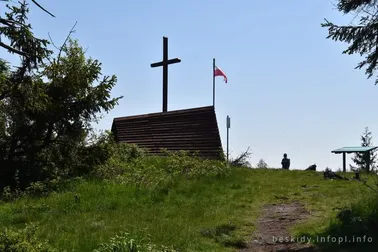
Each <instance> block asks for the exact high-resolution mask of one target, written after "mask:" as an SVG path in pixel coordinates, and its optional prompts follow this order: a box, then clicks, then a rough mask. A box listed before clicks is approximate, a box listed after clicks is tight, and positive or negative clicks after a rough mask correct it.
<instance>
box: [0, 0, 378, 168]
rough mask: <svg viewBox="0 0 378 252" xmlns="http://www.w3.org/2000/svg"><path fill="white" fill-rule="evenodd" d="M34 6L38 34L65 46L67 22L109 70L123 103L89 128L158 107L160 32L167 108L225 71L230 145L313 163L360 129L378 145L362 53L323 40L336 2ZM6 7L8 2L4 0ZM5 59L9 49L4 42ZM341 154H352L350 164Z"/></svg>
mask: <svg viewBox="0 0 378 252" xmlns="http://www.w3.org/2000/svg"><path fill="white" fill-rule="evenodd" d="M39 3H40V4H41V5H42V6H44V7H45V8H46V9H48V10H49V11H50V12H52V13H53V14H54V15H56V18H52V17H50V16H49V15H47V14H46V13H44V12H43V11H41V10H40V9H38V8H37V7H36V6H34V5H31V6H30V7H31V10H30V21H31V23H32V26H33V30H34V33H35V34H36V35H37V36H39V37H43V38H48V34H50V36H51V38H52V39H53V41H54V43H55V44H58V45H59V44H62V43H63V41H64V40H65V38H66V36H67V34H68V33H69V31H70V29H71V27H72V26H73V25H74V24H75V22H76V21H77V22H78V23H77V25H76V28H75V30H76V32H75V33H74V34H73V38H75V39H78V41H79V43H80V45H81V46H82V47H83V48H85V49H86V50H87V56H88V57H92V58H94V59H98V60H99V61H100V62H102V66H103V68H102V70H103V74H104V75H113V74H115V75H116V76H117V78H118V83H117V85H116V86H115V88H114V89H113V90H112V95H113V97H117V96H124V98H123V99H122V100H121V101H120V103H119V105H118V106H117V107H116V108H115V109H113V110H112V111H111V112H110V113H109V114H106V115H105V117H104V119H102V120H101V122H100V123H99V124H98V125H95V127H96V128H97V129H99V130H109V129H110V128H111V125H112V121H113V118H115V117H122V116H131V115H139V114H147V113H153V112H161V109H162V69H161V68H151V67H150V64H151V63H153V62H156V61H160V60H161V59H162V43H163V39H162V37H163V36H167V37H168V38H169V57H170V58H176V57H178V58H180V59H181V60H182V61H181V63H179V64H175V65H171V66H170V67H169V84H168V85H169V87H168V88H169V91H168V110H169V111H172V110H179V109H187V108H195V107H202V106H210V105H212V95H213V94H212V59H213V58H215V59H216V65H217V66H218V67H220V68H221V69H222V70H223V71H224V72H225V73H226V75H227V77H228V83H227V84H225V83H224V82H223V78H222V77H217V78H216V105H215V111H216V116H217V119H218V126H219V130H220V135H221V140H222V145H223V147H224V149H226V117H227V115H229V116H230V118H231V129H230V153H231V157H235V156H237V155H238V154H240V153H241V152H243V151H245V150H246V149H247V148H248V147H249V148H250V150H251V152H252V155H251V159H250V162H251V163H252V165H255V164H256V163H257V162H258V161H259V160H260V159H261V158H262V159H264V160H265V162H266V163H267V164H268V165H269V167H280V162H281V159H282V155H283V153H287V154H288V157H289V158H290V159H291V169H304V168H307V167H308V166H309V165H311V164H314V163H316V164H317V167H318V169H319V170H324V169H325V168H326V167H329V168H332V169H333V170H337V169H338V168H340V167H342V156H340V155H336V154H332V153H331V151H332V150H334V149H337V148H340V147H343V146H359V145H360V144H361V142H360V135H361V134H362V132H363V131H364V128H365V127H369V129H370V130H371V131H372V134H373V143H377V144H378V117H377V116H375V115H376V110H377V108H378V99H376V98H377V92H378V87H376V86H375V85H374V78H373V79H367V78H366V75H365V74H364V71H363V70H355V69H354V67H355V66H356V65H357V63H358V62H359V61H360V60H361V58H360V57H359V56H350V55H343V54H342V51H343V50H344V49H345V48H346V46H347V45H346V44H343V43H339V42H334V41H332V40H327V39H326V36H327V34H328V32H327V29H326V28H322V27H321V25H320V24H321V23H322V22H323V21H324V18H327V19H328V20H330V21H332V22H334V23H337V24H349V23H350V21H351V20H352V18H351V17H350V16H345V15H343V14H342V13H339V12H338V11H337V10H336V9H335V3H336V2H335V0H312V1H303V0H291V1H279V0H276V1H250V0H234V1H226V0H217V1H214V0H206V1H202V0H180V1H177V0H161V1H146V0H144V1H143V0H139V1H131V0H128V1H123V0H112V1H107V2H106V3H105V1H99V0H92V1H77V0H65V1H49V0H39ZM1 7H3V5H2V6H1ZM0 57H3V58H6V57H8V56H6V52H5V51H4V50H0ZM350 158H351V155H348V158H347V163H348V164H350V163H351V160H350Z"/></svg>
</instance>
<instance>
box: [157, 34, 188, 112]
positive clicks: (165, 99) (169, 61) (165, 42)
mask: <svg viewBox="0 0 378 252" xmlns="http://www.w3.org/2000/svg"><path fill="white" fill-rule="evenodd" d="M180 62H181V60H180V59H179V58H175V59H168V38H167V37H163V61H160V62H156V63H152V64H151V67H160V66H163V112H167V107H168V65H170V64H175V63H180Z"/></svg>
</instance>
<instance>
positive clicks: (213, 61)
mask: <svg viewBox="0 0 378 252" xmlns="http://www.w3.org/2000/svg"><path fill="white" fill-rule="evenodd" d="M214 71H215V58H213V107H214V109H215V74H214Z"/></svg>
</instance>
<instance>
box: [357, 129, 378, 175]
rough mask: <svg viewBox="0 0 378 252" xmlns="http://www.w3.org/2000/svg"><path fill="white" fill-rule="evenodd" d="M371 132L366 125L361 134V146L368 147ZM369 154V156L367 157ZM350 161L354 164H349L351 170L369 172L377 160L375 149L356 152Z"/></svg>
mask: <svg viewBox="0 0 378 252" xmlns="http://www.w3.org/2000/svg"><path fill="white" fill-rule="evenodd" d="M372 138H373V137H372V133H371V131H369V128H368V127H366V128H365V131H364V132H363V134H362V135H361V146H363V147H368V146H372ZM369 155H370V157H369ZM368 160H370V162H369V163H370V166H369V167H370V169H368ZM352 161H353V162H354V163H355V164H356V167H354V166H352V165H350V167H351V169H352V170H359V171H364V172H369V171H370V170H372V169H374V168H375V165H376V162H377V154H376V150H373V151H370V152H365V153H356V154H355V155H354V157H353V158H352Z"/></svg>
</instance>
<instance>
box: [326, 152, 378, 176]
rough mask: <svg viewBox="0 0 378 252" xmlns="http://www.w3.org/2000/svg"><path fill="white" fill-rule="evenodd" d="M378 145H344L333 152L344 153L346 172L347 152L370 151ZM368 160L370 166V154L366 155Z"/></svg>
mask: <svg viewBox="0 0 378 252" xmlns="http://www.w3.org/2000/svg"><path fill="white" fill-rule="evenodd" d="M377 148H378V146H367V147H362V146H358V147H342V148H340V149H337V150H333V151H332V153H335V154H343V172H346V154H347V153H370V151H372V150H375V149H377ZM366 158H367V160H366V162H367V165H368V168H369V167H370V155H366Z"/></svg>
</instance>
